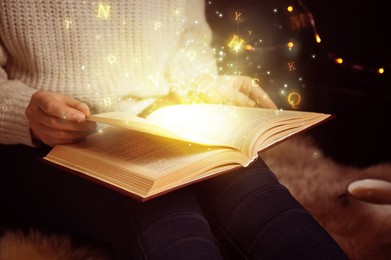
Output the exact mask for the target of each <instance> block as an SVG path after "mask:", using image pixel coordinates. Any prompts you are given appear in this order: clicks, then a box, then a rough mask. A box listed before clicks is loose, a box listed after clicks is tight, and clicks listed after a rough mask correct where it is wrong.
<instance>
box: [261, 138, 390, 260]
mask: <svg viewBox="0 0 391 260" xmlns="http://www.w3.org/2000/svg"><path fill="white" fill-rule="evenodd" d="M261 156H262V158H263V159H264V160H265V162H266V163H267V165H268V166H269V167H270V168H271V169H272V170H273V171H274V172H275V174H276V175H277V177H278V179H279V180H280V182H281V183H282V184H284V185H285V186H286V187H287V188H288V189H289V190H290V191H291V193H292V195H293V196H294V197H295V198H296V199H297V200H298V201H299V202H301V203H302V205H303V206H304V207H305V208H307V209H308V210H309V211H310V212H311V213H312V215H313V216H314V217H315V218H316V219H317V220H318V221H319V222H320V224H321V225H323V226H324V227H325V229H326V230H328V232H329V233H330V234H331V235H332V236H333V237H334V239H335V240H336V241H337V242H338V243H339V244H340V245H341V247H342V248H343V249H344V250H345V252H346V253H347V254H348V255H349V256H350V259H352V260H353V259H357V260H358V259H360V260H361V259H371V260H375V259H379V260H380V259H381V260H382V259H391V205H379V204H371V203H366V202H362V201H359V200H356V199H354V198H352V197H350V196H347V195H346V187H347V185H348V184H349V183H350V182H352V181H354V180H358V179H364V178H368V177H370V178H378V179H383V180H389V181H391V164H390V163H383V164H378V165H373V166H371V167H367V168H356V167H353V166H346V165H340V164H337V163H335V162H334V161H333V160H331V159H330V158H327V157H325V156H324V155H322V152H321V150H319V149H318V148H317V147H316V146H315V145H314V144H313V142H312V141H311V139H310V138H309V137H305V136H298V137H295V138H293V139H290V140H288V141H286V142H283V143H281V144H279V145H277V146H275V147H273V148H272V149H270V150H268V151H266V152H264V153H262V155H261Z"/></svg>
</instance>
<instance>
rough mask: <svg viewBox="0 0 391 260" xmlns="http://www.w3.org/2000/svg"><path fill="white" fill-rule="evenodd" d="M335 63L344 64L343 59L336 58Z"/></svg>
mask: <svg viewBox="0 0 391 260" xmlns="http://www.w3.org/2000/svg"><path fill="white" fill-rule="evenodd" d="M335 62H336V63H338V64H342V63H343V59H342V58H336V59H335Z"/></svg>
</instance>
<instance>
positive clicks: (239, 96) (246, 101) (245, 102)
mask: <svg viewBox="0 0 391 260" xmlns="http://www.w3.org/2000/svg"><path fill="white" fill-rule="evenodd" d="M234 100H235V104H236V105H238V106H247V107H254V106H256V103H255V101H254V100H252V99H251V98H249V96H247V95H246V94H243V93H242V92H237V93H235V97H234Z"/></svg>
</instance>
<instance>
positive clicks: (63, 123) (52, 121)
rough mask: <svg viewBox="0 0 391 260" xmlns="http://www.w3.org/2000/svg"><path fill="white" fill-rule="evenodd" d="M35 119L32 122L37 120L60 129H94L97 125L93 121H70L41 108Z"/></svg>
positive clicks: (49, 126)
mask: <svg viewBox="0 0 391 260" xmlns="http://www.w3.org/2000/svg"><path fill="white" fill-rule="evenodd" d="M34 119H35V120H31V122H30V124H34V122H37V123H39V124H42V125H44V126H46V127H48V128H53V129H58V130H68V131H92V130H95V129H96V127H97V125H96V123H95V122H92V121H85V122H75V121H70V120H66V119H63V118H58V117H55V116H52V115H49V114H47V113H45V112H43V111H41V110H38V111H36V113H35V116H34Z"/></svg>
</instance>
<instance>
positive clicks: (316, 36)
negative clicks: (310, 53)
mask: <svg viewBox="0 0 391 260" xmlns="http://www.w3.org/2000/svg"><path fill="white" fill-rule="evenodd" d="M315 41H316V42H317V43H321V41H322V39H321V38H320V36H319V34H317V33H316V34H315Z"/></svg>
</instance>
